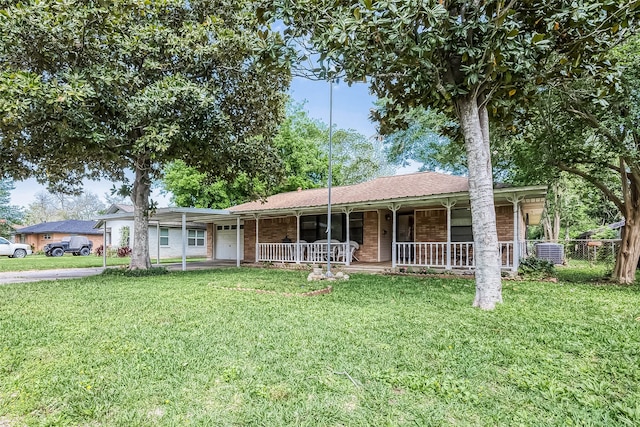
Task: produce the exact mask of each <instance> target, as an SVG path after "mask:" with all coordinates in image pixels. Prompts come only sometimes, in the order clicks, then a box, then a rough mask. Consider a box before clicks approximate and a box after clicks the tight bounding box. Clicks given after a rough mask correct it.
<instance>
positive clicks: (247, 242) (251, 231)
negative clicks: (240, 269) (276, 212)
mask: <svg viewBox="0 0 640 427" xmlns="http://www.w3.org/2000/svg"><path fill="white" fill-rule="evenodd" d="M261 222H262V221H261ZM244 260H245V261H246V262H256V220H255V219H245V220H244Z"/></svg>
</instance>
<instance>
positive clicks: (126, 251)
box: [118, 246, 131, 258]
mask: <svg viewBox="0 0 640 427" xmlns="http://www.w3.org/2000/svg"><path fill="white" fill-rule="evenodd" d="M128 256H131V248H130V247H129V246H122V247H119V248H118V257H120V258H124V257H128Z"/></svg>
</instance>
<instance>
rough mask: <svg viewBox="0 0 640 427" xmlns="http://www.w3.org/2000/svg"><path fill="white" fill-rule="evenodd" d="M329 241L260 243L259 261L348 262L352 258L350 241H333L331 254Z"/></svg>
mask: <svg viewBox="0 0 640 427" xmlns="http://www.w3.org/2000/svg"><path fill="white" fill-rule="evenodd" d="M328 249H329V245H328V244H327V243H259V244H258V262H301V263H323V262H327V260H328V259H331V262H332V263H337V264H346V263H347V259H348V258H349V259H348V261H349V263H350V262H351V261H352V259H351V249H350V245H349V243H342V242H340V243H337V242H336V243H333V242H332V243H331V255H330V256H329V254H328Z"/></svg>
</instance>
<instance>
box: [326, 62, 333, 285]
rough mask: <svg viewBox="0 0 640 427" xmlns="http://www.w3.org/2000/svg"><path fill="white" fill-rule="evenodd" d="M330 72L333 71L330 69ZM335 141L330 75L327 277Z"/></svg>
mask: <svg viewBox="0 0 640 427" xmlns="http://www.w3.org/2000/svg"><path fill="white" fill-rule="evenodd" d="M328 72H331V71H330V70H329V71H328ZM332 142H333V78H332V77H331V76H329V178H328V185H327V189H328V201H327V274H326V276H327V277H333V273H331V160H332V159H331V154H332V153H331V150H332Z"/></svg>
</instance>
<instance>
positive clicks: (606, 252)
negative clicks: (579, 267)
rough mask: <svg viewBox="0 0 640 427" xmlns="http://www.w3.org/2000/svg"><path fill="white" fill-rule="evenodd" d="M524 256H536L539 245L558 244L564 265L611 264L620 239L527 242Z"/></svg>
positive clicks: (538, 251)
mask: <svg viewBox="0 0 640 427" xmlns="http://www.w3.org/2000/svg"><path fill="white" fill-rule="evenodd" d="M526 243H527V244H526V247H527V249H526V256H536V255H538V254H539V253H540V250H539V249H537V248H536V245H537V244H539V243H554V244H558V247H559V250H561V251H562V255H561V256H562V259H563V262H564V263H571V262H572V261H577V262H588V263H589V264H613V263H614V262H615V259H616V255H617V253H618V250H619V249H620V239H602V240H577V239H576V240H559V241H556V242H549V241H543V240H527V242H526Z"/></svg>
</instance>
